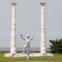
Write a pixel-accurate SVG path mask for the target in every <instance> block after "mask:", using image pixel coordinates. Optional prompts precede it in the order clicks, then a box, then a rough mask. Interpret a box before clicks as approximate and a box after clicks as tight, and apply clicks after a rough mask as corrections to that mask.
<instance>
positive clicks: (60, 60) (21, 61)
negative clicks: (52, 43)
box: [0, 53, 62, 62]
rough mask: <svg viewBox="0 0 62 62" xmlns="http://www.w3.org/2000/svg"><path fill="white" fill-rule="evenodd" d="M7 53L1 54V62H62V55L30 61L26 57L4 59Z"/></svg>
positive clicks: (34, 58)
mask: <svg viewBox="0 0 62 62" xmlns="http://www.w3.org/2000/svg"><path fill="white" fill-rule="evenodd" d="M4 54H5V53H0V62H45V61H46V62H62V54H55V55H54V56H52V57H49V56H44V57H30V59H29V60H27V59H26V57H23V58H20V57H8V58H6V57H4Z"/></svg>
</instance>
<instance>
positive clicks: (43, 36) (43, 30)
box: [40, 0, 46, 55]
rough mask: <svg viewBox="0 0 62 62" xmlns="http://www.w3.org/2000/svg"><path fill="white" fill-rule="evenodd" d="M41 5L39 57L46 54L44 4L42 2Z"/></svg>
mask: <svg viewBox="0 0 62 62" xmlns="http://www.w3.org/2000/svg"><path fill="white" fill-rule="evenodd" d="M40 4H41V48H40V53H41V55H45V54H46V30H45V29H46V27H45V2H44V0H42V2H41V3H40Z"/></svg>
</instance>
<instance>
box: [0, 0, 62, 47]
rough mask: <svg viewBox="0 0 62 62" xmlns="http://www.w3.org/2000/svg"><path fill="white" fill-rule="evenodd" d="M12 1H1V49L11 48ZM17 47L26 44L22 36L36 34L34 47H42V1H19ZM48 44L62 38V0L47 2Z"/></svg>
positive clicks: (32, 44)
mask: <svg viewBox="0 0 62 62" xmlns="http://www.w3.org/2000/svg"><path fill="white" fill-rule="evenodd" d="M11 1H12V0H0V47H10V42H11V35H10V33H11V17H12V16H11V15H12V13H11V11H12V6H11V4H10V3H11ZM17 3H18V4H17V6H16V7H17V20H16V23H17V26H16V29H17V36H16V38H17V39H16V40H17V47H23V46H24V44H25V42H24V41H23V40H22V39H21V37H20V34H21V33H22V34H24V35H26V33H30V35H31V36H32V34H33V33H35V37H34V39H33V41H31V46H32V47H40V4H39V3H40V0H17ZM46 3H47V4H46V7H45V9H46V19H45V21H46V42H47V47H48V46H49V44H50V43H49V40H53V39H60V38H62V0H46Z"/></svg>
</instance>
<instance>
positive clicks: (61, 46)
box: [50, 39, 62, 53]
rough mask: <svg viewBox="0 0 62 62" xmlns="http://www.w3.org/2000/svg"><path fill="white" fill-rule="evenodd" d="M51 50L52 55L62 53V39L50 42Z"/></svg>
mask: <svg viewBox="0 0 62 62" xmlns="http://www.w3.org/2000/svg"><path fill="white" fill-rule="evenodd" d="M50 43H51V45H50V49H51V52H52V53H62V39H60V40H57V39H56V40H50Z"/></svg>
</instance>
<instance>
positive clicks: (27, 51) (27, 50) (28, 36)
mask: <svg viewBox="0 0 62 62" xmlns="http://www.w3.org/2000/svg"><path fill="white" fill-rule="evenodd" d="M21 37H22V39H23V40H24V41H25V42H26V43H25V45H24V47H23V53H25V49H26V53H27V59H29V54H30V41H31V40H33V39H34V34H33V36H32V37H30V35H29V34H27V35H26V37H24V36H23V35H22V34H21Z"/></svg>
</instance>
